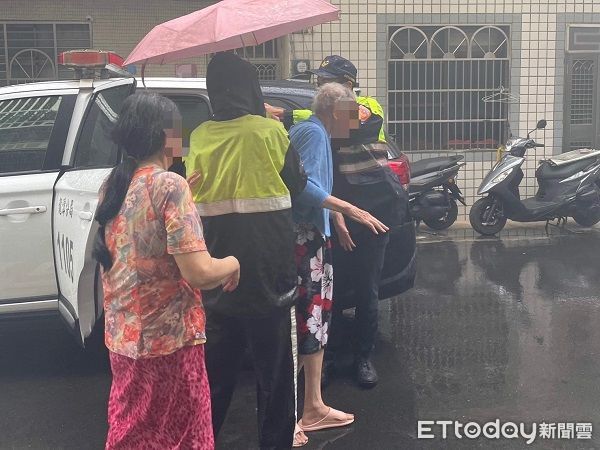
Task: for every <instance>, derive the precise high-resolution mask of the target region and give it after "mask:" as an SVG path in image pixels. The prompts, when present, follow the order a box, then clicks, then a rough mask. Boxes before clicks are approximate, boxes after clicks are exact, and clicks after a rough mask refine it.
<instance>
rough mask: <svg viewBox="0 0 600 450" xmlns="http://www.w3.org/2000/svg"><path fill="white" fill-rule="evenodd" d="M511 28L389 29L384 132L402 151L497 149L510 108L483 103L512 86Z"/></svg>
mask: <svg viewBox="0 0 600 450" xmlns="http://www.w3.org/2000/svg"><path fill="white" fill-rule="evenodd" d="M509 33H510V29H509V28H508V27H496V26H489V25H486V26H481V25H479V26H472V25H467V26H453V25H444V26H435V25H420V26H398V27H390V29H389V34H388V36H389V41H388V58H389V59H388V73H387V78H388V98H387V122H388V132H389V134H390V135H392V136H393V137H395V139H396V142H397V143H398V145H399V146H400V148H401V149H402V150H403V151H405V152H415V151H430V152H436V153H439V152H442V153H446V152H453V151H457V152H464V151H466V150H467V151H468V150H477V151H481V150H486V149H487V150H495V149H497V147H498V146H499V145H500V144H501V143H502V142H504V141H505V139H506V137H507V136H506V135H507V133H508V105H506V104H499V103H487V102H483V100H482V99H483V97H486V96H489V95H493V94H495V93H497V92H499V91H500V89H501V88H502V87H509V86H510V80H509V73H510V72H509V68H510V41H509Z"/></svg>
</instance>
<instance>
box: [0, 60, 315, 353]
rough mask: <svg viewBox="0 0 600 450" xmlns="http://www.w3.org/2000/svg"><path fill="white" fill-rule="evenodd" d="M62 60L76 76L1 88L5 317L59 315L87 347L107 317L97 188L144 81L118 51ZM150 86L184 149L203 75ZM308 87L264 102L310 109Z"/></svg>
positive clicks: (284, 87) (283, 88) (200, 105)
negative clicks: (171, 112)
mask: <svg viewBox="0 0 600 450" xmlns="http://www.w3.org/2000/svg"><path fill="white" fill-rule="evenodd" d="M60 58H61V60H60V61H59V62H60V63H62V64H65V65H67V66H70V67H72V68H74V69H75V70H76V71H77V73H78V75H79V79H77V80H73V81H53V82H42V83H30V84H23V85H17V86H8V87H3V88H0V318H11V319H13V318H15V317H16V316H22V315H29V314H40V313H52V314H56V313H60V315H61V316H62V318H64V320H65V322H66V323H67V325H68V326H69V328H70V329H71V330H73V331H74V332H75V335H76V337H77V339H78V340H79V341H80V342H81V343H83V342H84V340H85V338H86V337H87V336H89V334H90V333H91V331H92V329H93V328H94V325H95V323H96V321H97V319H98V318H99V317H100V316H101V314H102V290H101V282H100V280H99V269H98V265H97V264H96V261H94V260H93V259H92V257H91V249H92V242H93V239H94V235H95V231H96V226H95V222H94V220H93V219H94V214H95V211H96V206H97V204H98V191H99V188H100V186H101V184H102V182H103V181H104V179H105V178H106V177H107V176H108V174H109V172H110V170H111V168H112V167H114V166H115V165H116V164H117V162H118V161H119V159H120V158H121V155H120V152H119V149H118V148H117V147H116V146H115V145H114V143H113V142H112V140H111V138H110V132H111V130H112V127H113V124H114V123H115V121H116V119H117V116H118V114H119V111H120V108H121V106H122V104H123V101H124V100H125V98H126V97H127V96H128V95H130V94H131V93H133V92H134V90H135V89H136V84H137V85H138V88H143V87H142V86H141V85H140V83H139V82H136V80H135V79H134V78H132V77H128V76H127V73H126V72H123V71H122V70H119V69H116V68H115V67H116V66H118V64H119V63H122V60H121V59H120V58H119V57H118V56H116V55H114V54H111V53H108V52H98V51H73V52H66V53H64V54H63V55H61V57H60ZM107 65H108V67H109V68H111V69H112V70H111V71H107V70H106V69H105V68H106V67H107ZM94 71H96V74H94ZM98 71H100V72H101V75H102V78H98V77H97V76H96V75H98V73H97V72H98ZM109 72H111V73H112V75H114V74H115V73H116V74H117V77H116V78H110V76H112V75H109ZM145 85H146V87H147V88H148V89H150V90H153V91H155V92H160V93H162V94H164V95H166V96H168V97H169V98H171V99H172V100H174V101H175V103H176V104H177V106H178V107H179V109H180V112H181V114H182V117H183V127H184V145H186V142H185V139H186V138H187V140H188V142H189V134H190V133H191V131H193V129H195V128H196V127H197V126H198V125H199V124H200V123H202V122H203V121H205V120H207V119H208V118H209V117H210V116H211V110H210V104H209V101H208V97H207V95H206V86H205V81H204V80H203V79H181V78H148V79H146V80H145ZM299 86H300V87H301V89H296V88H297V87H299ZM311 89H312V88H311V87H310V86H306V85H303V84H302V83H297V84H293V83H285V82H283V83H276V84H272V85H269V86H265V87H263V91H264V92H265V95H266V99H267V101H269V102H270V103H272V104H274V105H278V106H283V107H286V108H298V107H300V108H306V107H307V106H308V105H309V104H310V101H311V98H312V92H311ZM0 326H1V323H0Z"/></svg>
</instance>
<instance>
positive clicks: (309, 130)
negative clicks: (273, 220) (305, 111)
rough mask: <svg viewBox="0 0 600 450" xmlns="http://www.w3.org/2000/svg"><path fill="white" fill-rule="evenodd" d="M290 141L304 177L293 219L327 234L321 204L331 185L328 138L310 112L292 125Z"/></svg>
mask: <svg viewBox="0 0 600 450" xmlns="http://www.w3.org/2000/svg"><path fill="white" fill-rule="evenodd" d="M290 142H291V144H292V146H293V147H294V148H295V149H296V151H297V152H298V154H299V155H300V159H301V160H302V164H303V165H304V171H305V172H306V175H307V177H308V180H307V183H306V187H305V188H304V191H302V192H301V193H300V194H299V195H298V196H296V197H295V198H294V199H293V205H292V213H293V217H294V221H295V222H296V223H310V224H313V225H314V226H316V227H317V229H318V230H319V231H320V232H321V233H322V234H323V235H324V236H327V237H329V236H331V230H330V227H329V210H328V209H326V208H323V207H322V205H323V202H324V201H325V199H326V198H327V197H329V195H331V190H332V188H333V161H332V154H331V137H330V136H329V133H327V130H326V129H325V127H324V126H323V123H322V122H321V121H320V120H319V119H318V118H317V116H315V115H312V116H311V117H310V118H309V119H307V120H305V121H303V122H300V123H298V124H297V125H294V126H293V127H292V129H291V130H290Z"/></svg>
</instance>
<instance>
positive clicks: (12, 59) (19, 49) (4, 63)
mask: <svg viewBox="0 0 600 450" xmlns="http://www.w3.org/2000/svg"><path fill="white" fill-rule="evenodd" d="M90 46H91V28H90V25H89V24H88V23H0V47H1V48H0V86H2V85H8V84H19V83H27V82H32V81H45V80H55V79H68V78H72V77H73V72H72V71H70V70H68V69H66V68H62V67H60V66H58V65H57V64H56V58H57V56H58V54H59V53H61V52H63V51H66V50H72V49H80V48H90Z"/></svg>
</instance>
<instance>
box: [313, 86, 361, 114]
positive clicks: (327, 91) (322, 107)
mask: <svg viewBox="0 0 600 450" xmlns="http://www.w3.org/2000/svg"><path fill="white" fill-rule="evenodd" d="M343 100H347V101H354V102H355V101H356V95H354V92H352V90H350V89H348V88H347V87H346V86H344V85H342V84H340V83H327V84H324V85H323V86H321V87H320V88H319V89H318V90H317V94H316V95H315V98H314V99H313V103H312V110H313V112H314V113H315V114H316V115H318V116H320V115H330V114H333V110H334V108H335V105H336V103H337V102H339V101H343Z"/></svg>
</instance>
